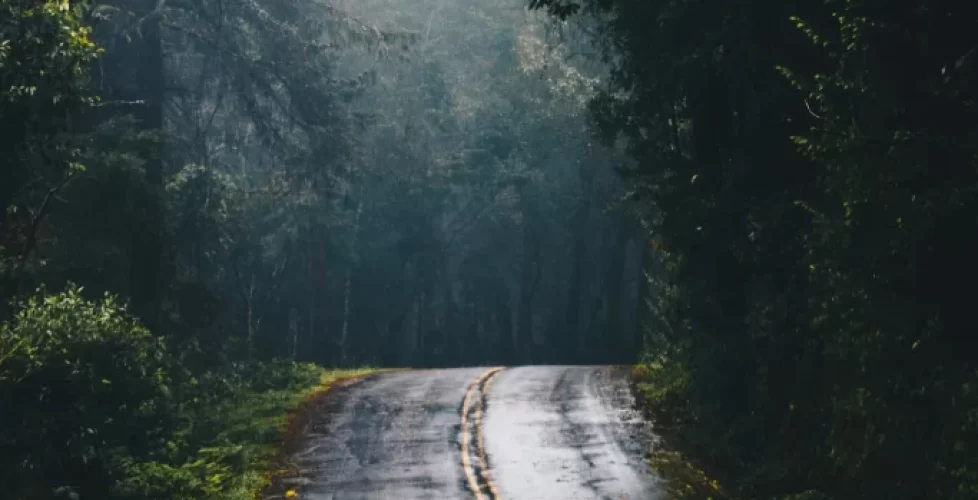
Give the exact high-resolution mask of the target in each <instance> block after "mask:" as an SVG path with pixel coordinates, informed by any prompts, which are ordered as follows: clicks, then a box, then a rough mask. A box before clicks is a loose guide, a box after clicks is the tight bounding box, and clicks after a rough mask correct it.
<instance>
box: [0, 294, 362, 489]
mask: <svg viewBox="0 0 978 500" xmlns="http://www.w3.org/2000/svg"><path fill="white" fill-rule="evenodd" d="M0 353H2V356H0V360H2V361H0V402H2V403H3V404H2V406H0V408H2V409H3V410H2V411H0V424H2V429H3V431H2V432H0V443H2V445H3V449H4V454H3V455H2V456H0V459H2V460H3V462H2V463H3V469H2V470H3V475H2V482H0V485H2V489H0V493H3V496H4V498H14V499H17V498H47V497H49V496H51V492H52V491H53V490H55V489H56V488H59V487H61V488H64V489H65V491H68V490H70V491H74V492H76V493H78V494H80V495H81V496H82V497H83V498H87V497H97V498H172V499H180V498H183V499H188V500H189V499H196V498H251V497H252V495H253V494H254V492H255V491H257V489H258V488H260V487H261V486H262V485H263V483H264V481H265V480H266V472H267V469H268V464H269V461H270V459H271V458H272V456H273V454H274V453H275V452H276V451H277V446H278V442H279V439H280V437H281V433H282V431H283V427H284V424H285V422H286V418H287V416H288V411H289V410H290V409H292V408H294V407H296V406H297V405H298V404H299V402H301V401H302V400H303V399H304V398H306V397H308V396H309V395H310V394H311V393H312V391H316V390H323V389H325V388H326V387H328V385H329V384H330V383H332V382H333V381H334V380H336V379H337V378H339V377H341V376H348V375H359V374H364V373H366V371H347V372H338V371H333V372H326V371H324V370H322V369H321V368H319V367H316V366H314V365H304V364H294V363H291V362H276V363H267V364H258V363H238V364H234V365H230V366H227V367H226V368H223V369H213V370H210V371H207V372H203V373H199V374H196V375H194V374H192V373H190V372H188V371H187V370H186V369H185V368H183V367H181V366H180V365H179V364H177V358H176V357H175V356H173V354H171V353H169V352H168V350H167V349H166V348H164V346H163V344H162V340H161V339H160V338H158V337H154V336H152V335H150V333H149V332H148V331H147V330H145V329H144V328H143V327H141V326H140V325H139V324H138V323H137V322H135V321H134V320H133V319H132V318H131V316H129V315H128V314H127V313H126V310H125V308H124V307H123V306H121V305H120V304H119V302H118V300H117V299H116V298H114V297H112V296H106V297H104V298H103V299H102V300H101V301H98V302H92V301H89V300H86V299H85V298H84V297H83V295H82V290H81V289H80V288H78V287H76V286H71V287H70V288H68V289H67V290H66V291H65V292H63V293H59V294H53V295H46V294H43V293H39V294H38V295H36V296H35V297H32V298H30V299H29V300H27V301H26V302H25V303H24V304H23V305H22V306H21V308H20V310H19V312H18V313H17V315H16V317H15V319H14V320H12V321H11V322H9V323H5V324H4V325H3V326H2V327H0Z"/></svg>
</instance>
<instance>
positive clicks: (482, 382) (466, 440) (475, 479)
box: [461, 367, 503, 500]
mask: <svg viewBox="0 0 978 500" xmlns="http://www.w3.org/2000/svg"><path fill="white" fill-rule="evenodd" d="M502 370H503V369H502V368H501V367H500V368H492V369H489V370H487V371H486V372H485V373H483V374H482V375H479V376H478V377H476V379H475V380H473V381H472V383H471V384H469V389H468V390H467V391H465V399H463V400H462V429H461V441H462V471H463V472H464V473H465V482H466V483H468V486H469V490H471V491H472V494H473V495H474V496H475V498H476V500H486V497H487V495H486V493H487V492H488V498H489V500H499V491H498V490H496V485H495V484H493V482H492V477H491V476H490V475H489V461H488V459H487V457H486V448H485V437H484V435H483V432H482V416H483V414H484V413H485V408H484V407H485V397H486V395H487V394H488V393H489V386H490V385H491V384H492V379H493V377H495V376H496V375H498V374H499V372H501V371H502ZM473 400H475V403H474V408H473ZM470 413H471V414H472V422H471V424H472V425H471V427H472V428H473V429H474V433H475V450H473V449H472V434H473V431H472V430H470V429H469V427H470V421H469V414H470ZM473 452H474V453H473ZM473 454H474V455H475V456H476V458H477V460H478V465H477V466H473V464H472V455H473ZM480 479H481V480H482V484H479V480H480Z"/></svg>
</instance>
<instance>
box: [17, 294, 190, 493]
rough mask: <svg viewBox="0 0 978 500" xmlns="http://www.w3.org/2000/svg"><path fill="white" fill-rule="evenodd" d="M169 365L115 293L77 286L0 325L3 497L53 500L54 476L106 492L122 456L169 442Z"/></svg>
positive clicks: (32, 302)
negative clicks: (98, 295) (88, 292)
mask: <svg viewBox="0 0 978 500" xmlns="http://www.w3.org/2000/svg"><path fill="white" fill-rule="evenodd" d="M165 361H166V351H165V349H164V347H163V345H162V343H161V342H160V341H159V340H158V339H156V338H154V337H153V336H152V335H151V334H150V333H149V332H148V331H147V330H146V329H145V328H143V327H141V326H140V325H139V324H138V323H137V322H136V321H135V320H133V319H132V318H131V317H130V316H129V315H128V314H127V313H126V310H125V308H124V307H123V306H122V305H121V304H120V303H119V302H118V301H117V300H116V299H115V298H114V297H112V296H109V295H106V296H105V297H104V298H103V299H102V300H101V301H99V302H91V301H88V300H86V299H85V298H84V297H83V296H82V290H81V289H80V288H78V287H76V286H71V287H69V288H68V290H67V291H65V292H63V293H59V294H55V295H50V296H44V295H43V293H40V292H39V293H38V294H37V295H35V296H34V297H31V298H30V299H28V300H27V301H26V302H25V303H24V304H22V305H21V306H20V309H19V312H18V313H17V314H16V317H15V318H14V320H13V321H11V322H9V323H6V324H3V325H2V326H0V401H2V403H0V449H2V450H4V453H3V454H2V455H0V497H3V498H20V497H21V496H26V497H30V498H38V497H42V496H47V495H49V494H50V493H49V492H50V490H49V489H47V487H49V486H51V485H52V481H55V482H56V485H57V486H61V485H67V486H69V487H71V488H72V489H75V490H77V491H84V492H85V493H87V495H86V497H87V496H89V495H90V496H92V497H99V496H101V495H105V493H106V491H105V485H106V484H109V482H110V480H111V476H112V472H111V471H112V469H113V466H114V464H116V463H117V462H119V460H120V459H121V457H124V456H146V455H148V454H149V453H151V452H152V451H153V450H155V449H157V448H159V447H160V446H161V444H162V443H163V442H164V440H165V432H166V431H167V429H168V427H169V422H168V416H169V415H170V414H171V412H170V406H171V402H170V398H169V390H168V383H169V380H168V376H167V371H166V369H165ZM42 488H43V489H46V490H47V491H44V492H42V491H41V489H42Z"/></svg>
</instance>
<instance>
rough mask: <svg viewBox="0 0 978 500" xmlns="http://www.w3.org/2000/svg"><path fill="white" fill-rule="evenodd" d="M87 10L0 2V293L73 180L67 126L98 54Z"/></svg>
mask: <svg viewBox="0 0 978 500" xmlns="http://www.w3.org/2000/svg"><path fill="white" fill-rule="evenodd" d="M87 11H88V3H87V2H69V1H67V0H58V1H54V0H46V1H43V2H38V1H35V0H4V1H3V2H0V117H2V120H0V209H2V210H3V218H2V219H0V285H2V286H4V287H5V288H6V287H15V286H17V284H18V278H19V275H20V274H21V273H22V271H23V270H24V268H25V266H26V264H27V261H28V258H29V256H30V255H31V254H32V252H34V250H35V248H36V244H37V239H38V232H39V231H40V230H41V226H42V224H43V222H44V219H45V217H46V215H47V212H48V211H49V210H50V208H51V205H52V204H53V199H52V198H53V197H54V196H56V195H57V193H58V192H59V191H60V190H61V189H62V188H63V187H64V186H65V185H66V184H67V183H68V182H69V181H71V180H72V179H73V178H74V177H75V176H76V175H77V174H78V173H79V172H81V171H83V170H84V168H85V167H84V165H83V164H82V163H80V154H81V151H80V150H79V148H77V147H76V145H75V144H73V143H72V141H71V138H72V134H71V128H72V125H71V124H72V118H73V117H75V118H77V115H78V112H79V111H80V110H81V109H83V108H85V107H86V106H88V105H89V104H91V103H93V102H94V98H93V96H92V95H91V93H90V92H89V90H88V83H89V75H88V71H87V69H88V67H89V65H90V64H91V63H92V62H93V60H94V59H95V58H96V57H97V56H98V55H99V54H100V52H101V50H100V49H99V48H97V47H96V45H95V43H94V42H93V41H92V40H91V39H90V38H89V36H90V34H91V28H90V27H89V26H88V25H87V24H86V23H85V22H84V18H85V15H86V13H87Z"/></svg>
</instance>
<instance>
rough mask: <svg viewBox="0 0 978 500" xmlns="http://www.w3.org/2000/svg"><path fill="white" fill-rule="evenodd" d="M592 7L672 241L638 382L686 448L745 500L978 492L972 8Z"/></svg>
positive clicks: (603, 100)
mask: <svg viewBox="0 0 978 500" xmlns="http://www.w3.org/2000/svg"><path fill="white" fill-rule="evenodd" d="M576 3H578V4H580V7H581V11H582V12H589V13H591V14H594V15H595V17H597V18H599V19H602V20H603V21H602V27H601V34H602V36H603V37H604V40H605V43H604V45H605V46H606V47H608V50H609V51H610V57H611V58H612V59H613V60H614V61H615V70H614V72H613V75H614V76H613V80H612V82H611V87H610V89H609V90H608V92H607V93H606V95H604V96H601V97H600V98H599V99H597V100H596V101H595V105H594V116H595V122H596V124H598V126H599V127H600V129H599V130H600V132H601V135H602V136H603V137H605V138H606V140H612V141H625V142H627V143H628V144H629V150H630V152H631V153H632V155H634V157H635V158H636V159H637V160H638V161H639V163H640V166H639V168H638V169H635V170H633V171H628V172H625V174H626V176H627V179H628V180H629V182H630V183H631V184H632V185H633V186H634V193H635V196H634V199H635V200H636V201H637V204H638V206H639V207H640V210H641V212H642V213H643V218H644V219H645V220H646V221H647V223H648V224H649V228H650V230H651V232H652V233H653V234H654V235H655V237H656V238H657V239H658V242H657V244H656V252H657V257H656V259H655V264H654V266H653V269H652V275H653V282H652V283H651V285H650V286H651V287H652V288H653V290H654V291H653V292H652V296H653V297H654V300H650V303H651V305H652V308H651V312H650V314H651V316H652V318H651V319H650V322H649V325H650V327H651V328H652V330H653V333H654V335H651V336H650V340H651V346H650V350H651V351H650V352H651V354H652V355H654V359H653V360H652V361H651V362H650V363H651V364H650V365H648V366H647V369H648V370H650V373H649V375H650V376H651V377H652V380H653V381H652V382H647V383H645V384H644V385H641V386H640V390H642V392H643V393H644V394H645V395H646V396H647V397H648V398H649V400H650V401H651V402H652V404H653V405H655V404H661V405H664V406H665V407H666V408H663V409H662V411H663V412H665V413H667V414H668V415H664V416H663V415H660V416H659V417H658V418H677V415H678V421H679V422H681V423H683V424H684V425H681V426H680V431H679V432H678V434H679V438H677V439H676V440H674V441H676V442H677V443H679V445H678V446H680V450H681V451H682V453H683V455H685V456H688V457H694V458H695V461H696V462H697V463H699V464H702V465H703V467H704V468H705V469H706V470H707V471H708V472H710V473H713V474H715V475H716V476H717V477H718V478H719V479H720V480H721V482H722V483H724V484H726V485H727V486H728V487H729V489H730V492H731V494H733V495H734V496H737V497H744V498H968V497H970V496H972V495H973V494H974V491H975V484H974V477H975V471H976V470H978V462H975V460H974V458H973V456H969V454H968V452H967V451H965V450H971V449H973V448H974V446H975V445H976V443H978V441H976V438H978V434H976V432H975V426H974V419H973V415H974V412H975V409H976V408H978V406H976V404H978V401H976V400H975V399H974V397H973V390H972V387H973V386H974V384H975V382H976V379H975V377H976V375H978V373H976V372H975V370H974V357H973V356H972V355H971V354H970V353H973V352H974V345H975V344H974V340H973V339H974V335H973V332H972V331H973V325H974V317H973V315H972V314H971V313H970V312H969V309H970V306H969V305H968V304H970V303H971V302H973V298H974V293H973V291H972V288H973V286H972V284H973V282H974V281H975V279H976V278H978V267H976V264H975V259H974V255H975V250H978V245H976V243H975V238H974V234H976V231H975V229H976V228H975V213H976V211H978V203H976V202H978V200H976V198H975V196H974V193H975V189H976V187H978V177H976V173H975V172H976V169H975V162H976V158H978V151H976V149H975V144H976V142H975V140H974V139H975V134H976V133H978V108H976V107H975V106H976V105H975V103H976V99H975V88H976V85H975V84H976V82H978V73H976V65H975V63H974V57H973V53H974V47H973V43H972V42H971V38H973V37H970V38H969V35H968V33H969V30H970V29H971V28H969V27H968V23H967V21H965V19H969V18H973V16H974V14H975V12H974V8H973V6H970V5H969V6H965V5H964V4H960V3H956V2H936V3H935V2H929V3H928V2H902V3H901V2H850V1H827V2H802V1H788V2H773V1H772V2H753V3H751V5H750V6H744V5H735V4H732V3H729V2H728V3H724V2H669V1H653V2H640V1H631V0H617V1H616V0H612V1H601V0H595V1H592V2H576ZM532 4H533V6H534V7H537V8H543V7H548V6H560V5H563V6H566V5H568V4H569V2H564V1H562V0H552V1H546V0H544V1H539V2H532ZM925 4H926V5H925ZM679 381H681V383H680V382H679ZM649 384H651V385H649ZM683 428H685V430H682V429H683ZM972 455H973V454H972Z"/></svg>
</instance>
